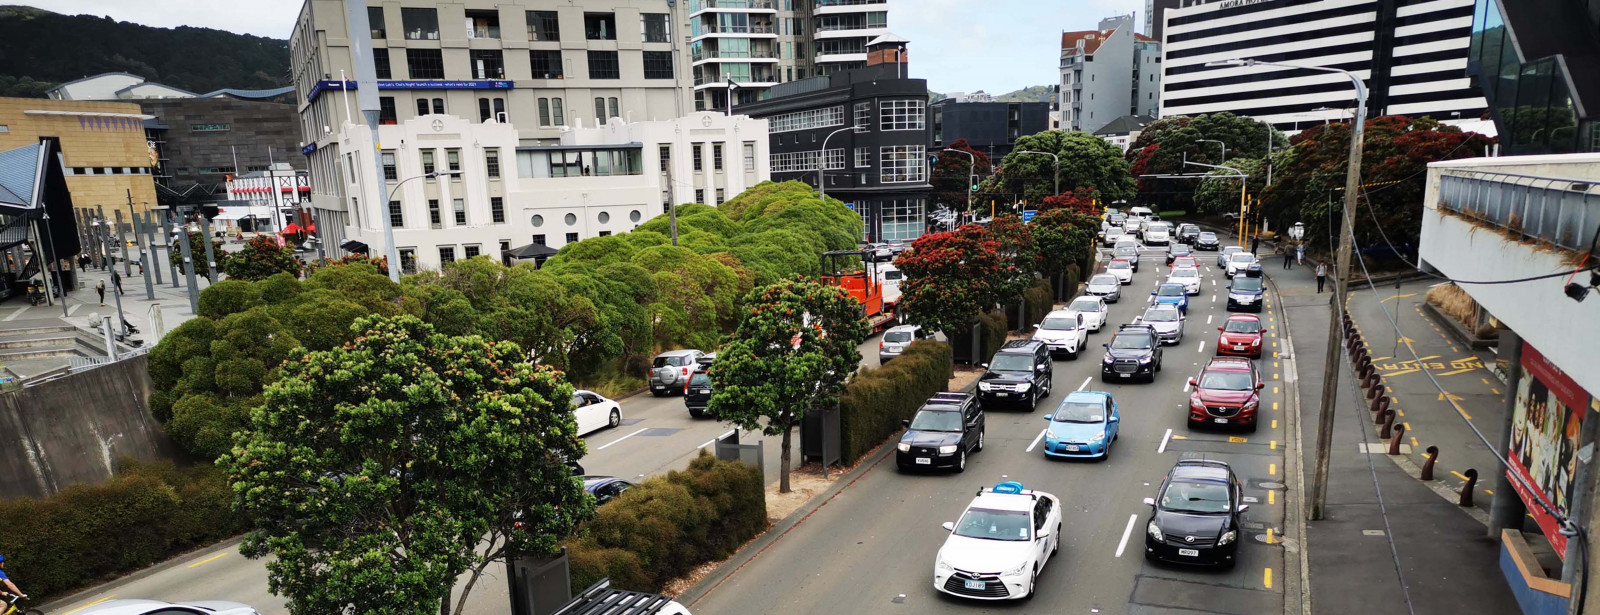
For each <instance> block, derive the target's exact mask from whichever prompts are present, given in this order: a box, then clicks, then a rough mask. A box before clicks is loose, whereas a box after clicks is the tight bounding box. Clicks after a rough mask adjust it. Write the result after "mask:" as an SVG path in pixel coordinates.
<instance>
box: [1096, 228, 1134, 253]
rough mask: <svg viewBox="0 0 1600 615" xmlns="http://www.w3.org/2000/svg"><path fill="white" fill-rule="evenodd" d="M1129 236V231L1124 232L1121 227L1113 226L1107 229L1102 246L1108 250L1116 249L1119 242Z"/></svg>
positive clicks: (1102, 239) (1101, 242) (1101, 241)
mask: <svg viewBox="0 0 1600 615" xmlns="http://www.w3.org/2000/svg"><path fill="white" fill-rule="evenodd" d="M1127 236H1128V232H1127V231H1124V230H1122V229H1121V228H1120V227H1115V226H1113V227H1111V228H1108V229H1106V232H1105V235H1104V236H1103V237H1102V238H1101V240H1100V245H1101V246H1104V247H1107V248H1110V247H1115V246H1116V245H1117V242H1118V241H1121V240H1122V238H1123V237H1127Z"/></svg>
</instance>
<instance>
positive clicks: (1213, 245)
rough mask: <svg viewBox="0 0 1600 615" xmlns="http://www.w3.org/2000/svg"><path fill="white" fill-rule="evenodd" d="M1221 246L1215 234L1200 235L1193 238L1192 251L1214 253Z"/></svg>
mask: <svg viewBox="0 0 1600 615" xmlns="http://www.w3.org/2000/svg"><path fill="white" fill-rule="evenodd" d="M1221 245H1222V242H1221V240H1219V239H1217V234H1216V233H1211V232H1205V233H1200V234H1199V235H1196V236H1195V238H1194V249H1196V250H1205V251H1207V252H1215V251H1217V248H1219V247H1221Z"/></svg>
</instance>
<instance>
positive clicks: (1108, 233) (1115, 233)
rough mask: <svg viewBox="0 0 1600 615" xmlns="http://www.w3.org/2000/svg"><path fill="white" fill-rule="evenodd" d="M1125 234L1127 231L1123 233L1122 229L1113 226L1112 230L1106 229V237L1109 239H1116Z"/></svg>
mask: <svg viewBox="0 0 1600 615" xmlns="http://www.w3.org/2000/svg"><path fill="white" fill-rule="evenodd" d="M1124 232H1126V231H1123V230H1122V229H1120V228H1117V227H1115V226H1113V227H1111V228H1108V229H1106V236H1107V237H1116V236H1118V235H1122V234H1123V233H1124Z"/></svg>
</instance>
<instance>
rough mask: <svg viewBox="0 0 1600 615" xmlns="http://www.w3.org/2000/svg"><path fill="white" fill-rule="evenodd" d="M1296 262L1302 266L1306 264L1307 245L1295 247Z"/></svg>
mask: <svg viewBox="0 0 1600 615" xmlns="http://www.w3.org/2000/svg"><path fill="white" fill-rule="evenodd" d="M1294 262H1296V263H1300V264H1302V265H1304V264H1306V244H1303V243H1302V244H1300V245H1297V246H1295V247H1294Z"/></svg>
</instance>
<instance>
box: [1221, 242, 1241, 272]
mask: <svg viewBox="0 0 1600 615" xmlns="http://www.w3.org/2000/svg"><path fill="white" fill-rule="evenodd" d="M1243 251H1244V248H1241V247H1239V246H1228V247H1226V248H1223V249H1222V251H1221V252H1218V253H1217V267H1218V268H1221V267H1227V266H1228V255H1229V254H1233V253H1234V252H1243Z"/></svg>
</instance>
